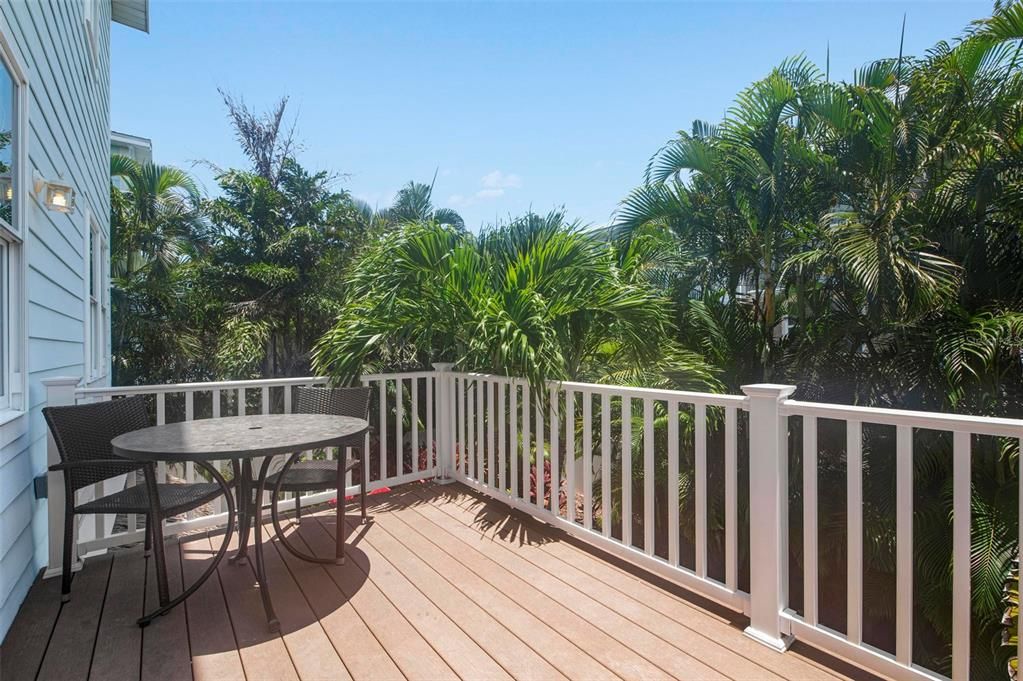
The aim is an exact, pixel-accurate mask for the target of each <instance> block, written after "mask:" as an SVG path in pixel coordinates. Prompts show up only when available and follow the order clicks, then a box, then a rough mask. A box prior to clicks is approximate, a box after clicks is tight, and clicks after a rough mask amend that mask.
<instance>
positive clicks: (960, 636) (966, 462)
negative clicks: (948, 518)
mask: <svg viewBox="0 0 1023 681" xmlns="http://www.w3.org/2000/svg"><path fill="white" fill-rule="evenodd" d="M970 456H971V447H970V433H968V432H965V431H955V432H954V433H953V435H952V681H966V680H967V679H969V678H970V615H971V606H970V486H971V484H970V483H971V480H970V463H971V462H970Z"/></svg>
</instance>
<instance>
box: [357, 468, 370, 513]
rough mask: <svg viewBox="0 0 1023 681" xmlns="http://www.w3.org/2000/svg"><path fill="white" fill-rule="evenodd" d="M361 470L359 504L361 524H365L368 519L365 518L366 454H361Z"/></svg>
mask: <svg viewBox="0 0 1023 681" xmlns="http://www.w3.org/2000/svg"><path fill="white" fill-rule="evenodd" d="M359 468H361V469H362V487H361V488H360V489H359V504H360V505H361V506H362V522H363V523H366V522H368V521H369V518H368V517H367V516H366V490H367V488H368V487H369V461H368V457H367V456H366V452H363V453H362V461H360V462H359Z"/></svg>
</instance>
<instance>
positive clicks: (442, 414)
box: [433, 362, 455, 485]
mask: <svg viewBox="0 0 1023 681" xmlns="http://www.w3.org/2000/svg"><path fill="white" fill-rule="evenodd" d="M454 367H455V365H454V364H452V363H451V362H436V363H434V365H433V368H434V371H436V372H437V377H436V379H434V380H435V381H436V386H437V399H436V416H437V423H436V426H435V427H434V429H433V436H434V437H435V438H436V439H437V469H438V470H437V477H436V478H435V480H434V482H436V483H438V484H441V485H447V484H449V483H452V482H454V481H455V479H454V477H453V476H452V473H453V471H454V470H455V463H454V460H455V445H454V437H453V436H454V433H453V432H452V431H451V423H452V421H453V419H452V418H451V416H452V414H451V408H452V401H451V400H452V393H453V385H452V374H451V370H452V369H453V368H454Z"/></svg>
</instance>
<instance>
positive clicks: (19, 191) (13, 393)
mask: <svg viewBox="0 0 1023 681" xmlns="http://www.w3.org/2000/svg"><path fill="white" fill-rule="evenodd" d="M7 35H10V33H9V27H8V26H7V24H6V22H5V21H4V19H3V17H2V16H0V65H2V66H3V67H5V68H6V69H7V72H8V73H9V74H10V75H11V79H12V81H13V83H14V100H13V102H14V106H13V108H14V121H13V123H14V125H13V130H14V153H13V155H12V159H13V162H14V172H13V173H12V174H11V181H12V184H13V191H14V207H13V211H12V214H11V222H12V224H10V225H8V224H6V223H4V222H2V221H0V251H2V252H3V253H4V254H5V255H6V263H5V264H6V267H3V271H2V276H3V281H0V306H2V307H0V340H2V342H3V348H4V351H3V353H2V355H0V371H2V372H3V378H4V381H3V383H4V390H3V395H0V425H2V424H4V423H6V422H7V421H10V420H11V419H12V418H16V417H18V416H20V415H21V414H23V413H24V410H25V409H26V399H25V395H26V385H25V381H26V375H25V369H24V367H25V366H26V362H27V356H26V347H27V345H28V343H27V338H26V336H25V330H26V328H27V326H26V315H27V308H28V305H27V289H26V287H25V279H26V277H27V265H26V259H25V253H24V251H25V247H24V243H23V237H22V235H23V234H25V233H26V222H27V216H28V205H29V198H30V197H29V190H28V188H29V187H30V186H31V173H30V170H29V160H28V144H27V142H26V141H27V139H28V137H27V135H28V92H29V82H28V77H27V72H26V71H25V69H24V68H23V67H22V66H21V62H20V60H19V59H18V58H17V52H16V50H15V48H14V46H13V45H12V44H11V43H10V42H9V40H8V39H7V38H6V37H5V36H7Z"/></svg>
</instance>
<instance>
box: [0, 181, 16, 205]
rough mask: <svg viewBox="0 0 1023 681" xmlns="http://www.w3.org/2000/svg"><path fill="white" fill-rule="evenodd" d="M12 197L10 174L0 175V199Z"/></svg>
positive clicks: (12, 185)
mask: <svg viewBox="0 0 1023 681" xmlns="http://www.w3.org/2000/svg"><path fill="white" fill-rule="evenodd" d="M13 199H14V182H13V181H12V180H11V176H10V175H0V201H11V200H13Z"/></svg>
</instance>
